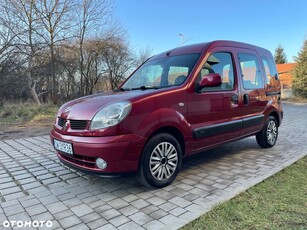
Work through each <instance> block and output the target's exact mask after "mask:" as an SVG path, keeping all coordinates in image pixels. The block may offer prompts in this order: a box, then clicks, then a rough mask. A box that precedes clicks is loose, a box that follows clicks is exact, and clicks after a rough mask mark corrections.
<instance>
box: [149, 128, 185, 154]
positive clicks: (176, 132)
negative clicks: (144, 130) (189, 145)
mask: <svg viewBox="0 0 307 230" xmlns="http://www.w3.org/2000/svg"><path fill="white" fill-rule="evenodd" d="M159 133H168V134H170V135H172V136H174V137H175V138H176V139H177V141H178V142H179V145H180V147H181V152H182V156H184V155H185V147H186V144H185V140H184V136H183V134H182V132H181V131H180V130H179V129H177V128H176V127H174V126H163V127H160V128H158V129H157V130H155V131H154V132H152V133H151V134H150V135H149V137H148V140H149V139H150V138H152V137H153V136H155V135H157V134H159Z"/></svg>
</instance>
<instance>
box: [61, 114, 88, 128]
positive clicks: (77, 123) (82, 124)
mask: <svg viewBox="0 0 307 230" xmlns="http://www.w3.org/2000/svg"><path fill="white" fill-rule="evenodd" d="M65 123H66V120H65V119H64V118H61V117H59V118H58V126H60V127H64V125H65ZM69 123H70V128H71V129H74V130H84V129H86V127H87V123H88V122H87V121H85V120H69Z"/></svg>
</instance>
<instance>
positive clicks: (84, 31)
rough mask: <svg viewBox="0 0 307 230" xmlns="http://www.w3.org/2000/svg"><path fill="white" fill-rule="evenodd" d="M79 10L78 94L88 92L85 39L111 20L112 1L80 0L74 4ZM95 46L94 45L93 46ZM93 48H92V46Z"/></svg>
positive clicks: (88, 65)
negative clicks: (86, 84) (85, 83)
mask: <svg viewBox="0 0 307 230" xmlns="http://www.w3.org/2000/svg"><path fill="white" fill-rule="evenodd" d="M76 7H77V11H78V12H81V13H80V14H79V17H78V30H77V38H78V40H79V52H80V63H79V65H80V95H84V94H87V93H88V88H86V87H84V82H88V80H87V79H88V78H89V75H88V74H89V68H90V66H91V64H92V63H91V61H92V60H91V58H85V55H86V52H88V50H86V49H85V47H84V45H85V41H86V40H85V39H86V38H87V36H91V35H93V31H99V30H102V29H103V28H104V27H105V26H106V25H107V24H108V22H110V20H111V15H112V14H111V11H112V2H111V1H109V0H80V1H79V3H78V4H77V5H76ZM94 47H95V46H94ZM93 49H94V48H93Z"/></svg>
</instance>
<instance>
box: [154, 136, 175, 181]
mask: <svg viewBox="0 0 307 230" xmlns="http://www.w3.org/2000/svg"><path fill="white" fill-rule="evenodd" d="M177 167H178V153H177V150H176V148H175V146H174V145H172V144H171V143H169V142H162V143H160V144H158V145H157V146H156V147H155V148H154V150H153V151H152V153H151V155H150V163H149V168H150V173H151V175H152V176H153V177H154V178H155V179H156V180H158V181H164V180H166V179H168V178H170V177H171V176H172V175H173V174H174V172H175V171H176V169H177Z"/></svg>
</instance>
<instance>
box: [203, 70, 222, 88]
mask: <svg viewBox="0 0 307 230" xmlns="http://www.w3.org/2000/svg"><path fill="white" fill-rule="evenodd" d="M221 84H222V78H221V76H220V75H219V74H218V73H209V74H207V75H205V76H204V77H203V79H201V81H200V82H199V83H198V86H197V88H198V89H199V90H200V89H202V88H204V87H215V86H220V85H221Z"/></svg>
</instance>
